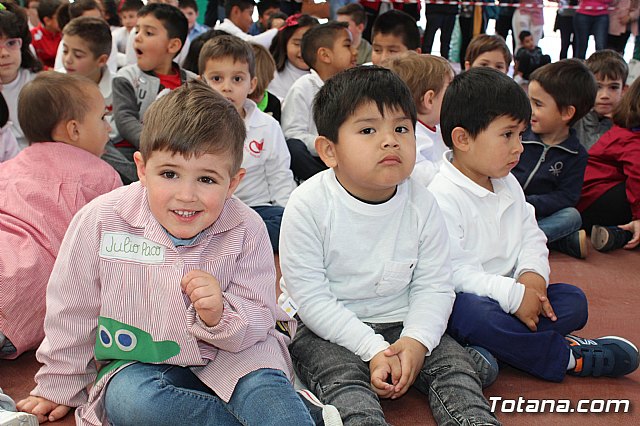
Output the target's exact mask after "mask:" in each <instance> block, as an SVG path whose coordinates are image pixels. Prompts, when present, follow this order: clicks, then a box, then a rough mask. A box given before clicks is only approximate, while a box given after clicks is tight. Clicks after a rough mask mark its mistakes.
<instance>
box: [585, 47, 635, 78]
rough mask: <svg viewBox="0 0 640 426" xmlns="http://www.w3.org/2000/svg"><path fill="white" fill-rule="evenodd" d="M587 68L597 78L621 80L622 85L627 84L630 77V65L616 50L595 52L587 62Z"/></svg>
mask: <svg viewBox="0 0 640 426" xmlns="http://www.w3.org/2000/svg"><path fill="white" fill-rule="evenodd" d="M586 64H587V67H589V69H590V70H591V72H592V73H593V74H594V75H595V76H596V78H600V79H605V78H608V79H609V80H612V81H615V80H621V81H622V84H623V85H624V84H626V81H627V77H628V76H629V65H627V61H625V60H624V58H623V57H622V55H621V54H619V53H618V52H616V51H615V50H611V49H605V50H598V51H597V52H594V53H593V54H592V55H591V56H589V59H587V61H586Z"/></svg>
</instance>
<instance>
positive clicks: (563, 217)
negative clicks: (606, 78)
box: [513, 59, 597, 259]
mask: <svg viewBox="0 0 640 426" xmlns="http://www.w3.org/2000/svg"><path fill="white" fill-rule="evenodd" d="M528 92H529V99H530V103H531V108H532V114H531V126H530V128H529V129H527V131H526V132H525V134H524V136H523V137H522V143H523V144H524V152H523V153H522V156H521V157H520V161H519V163H518V165H517V166H515V167H514V169H513V174H514V175H515V177H516V178H517V179H518V181H519V182H520V185H522V189H523V190H524V193H525V195H526V199H527V202H528V203H529V204H531V205H532V206H533V207H534V208H535V214H536V218H537V220H538V226H540V229H542V231H543V232H544V234H545V235H546V236H547V240H548V244H549V247H550V248H553V249H555V250H559V251H561V252H563V253H566V254H568V255H570V256H573V257H576V258H579V259H584V258H585V257H586V256H587V247H588V246H587V242H586V234H585V232H584V231H583V230H581V229H580V228H581V227H582V221H581V219H580V214H579V213H578V211H577V210H576V209H575V206H576V204H577V203H578V200H579V199H580V189H581V188H582V181H583V178H584V169H585V167H586V166H587V151H586V150H585V149H584V147H583V146H582V145H580V141H579V140H578V138H577V137H576V132H575V130H573V129H572V128H571V126H572V125H573V124H575V123H576V122H577V121H578V120H579V119H580V118H582V117H583V116H584V115H585V114H586V113H587V112H589V110H590V109H591V107H592V106H593V102H594V100H595V98H596V92H597V86H596V81H595V78H594V77H593V74H592V73H591V71H589V69H588V68H587V67H586V66H585V65H584V64H583V63H582V62H581V61H578V60H576V59H563V60H561V61H558V62H555V63H553V64H548V65H545V66H543V67H542V68H538V69H537V70H536V71H534V72H533V74H531V81H530V83H529V90H528Z"/></svg>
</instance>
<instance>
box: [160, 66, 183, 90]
mask: <svg viewBox="0 0 640 426" xmlns="http://www.w3.org/2000/svg"><path fill="white" fill-rule="evenodd" d="M171 71H172V72H174V74H156V76H157V77H158V78H159V79H160V84H161V85H162V86H163V87H164V88H165V89H169V90H173V89H176V88H178V87H180V84H181V83H182V82H181V81H180V71H179V70H178V69H177V68H174V69H172V70H171Z"/></svg>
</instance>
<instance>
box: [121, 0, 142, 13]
mask: <svg viewBox="0 0 640 426" xmlns="http://www.w3.org/2000/svg"><path fill="white" fill-rule="evenodd" d="M143 7H144V3H142V0H124V1H123V2H122V3H121V4H120V7H119V8H118V12H129V11H134V12H137V11H139V10H140V9H142V8H143Z"/></svg>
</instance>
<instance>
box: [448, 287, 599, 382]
mask: <svg viewBox="0 0 640 426" xmlns="http://www.w3.org/2000/svg"><path fill="white" fill-rule="evenodd" d="M547 297H548V298H549V301H550V302H551V306H553V309H554V311H555V313H556V316H557V317H558V319H557V321H551V320H549V319H548V318H545V317H542V316H541V317H540V322H539V323H538V331H535V332H532V331H530V330H529V329H528V328H527V326H526V325H524V323H523V322H521V321H520V320H519V319H518V318H517V317H516V316H515V315H510V314H507V313H505V312H504V311H503V310H502V308H501V307H500V305H499V304H498V302H496V301H495V300H493V299H490V298H488V297H480V296H476V295H474V294H469V293H458V294H457V295H456V301H455V304H454V305H453V312H452V313H451V317H450V318H449V327H448V329H447V332H448V333H449V334H450V335H451V337H453V338H454V339H456V340H457V341H458V342H460V343H461V344H463V345H478V346H482V347H484V348H486V349H488V350H489V351H490V352H491V353H492V354H493V355H494V356H495V357H496V358H497V359H499V360H500V361H502V362H505V363H507V364H509V365H511V366H512V367H515V368H518V369H520V370H523V371H526V372H527V373H530V374H532V375H534V376H536V377H540V378H542V379H545V380H550V381H552V382H560V381H562V379H563V378H564V376H565V373H566V370H567V364H568V363H569V345H568V344H567V341H566V340H565V338H564V336H565V335H567V334H570V333H572V332H573V331H575V330H579V329H581V328H582V327H584V325H585V324H586V322H587V311H588V309H587V298H586V296H585V295H584V293H583V292H582V290H580V289H579V288H578V287H575V286H572V285H570V284H560V283H559V284H551V285H550V286H549V288H548V289H547Z"/></svg>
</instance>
